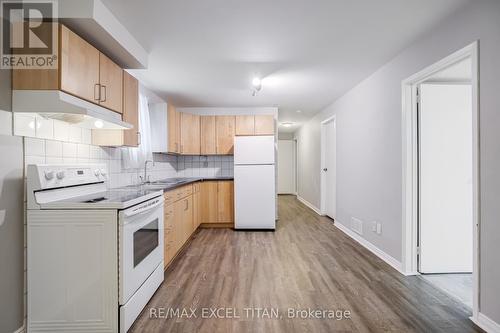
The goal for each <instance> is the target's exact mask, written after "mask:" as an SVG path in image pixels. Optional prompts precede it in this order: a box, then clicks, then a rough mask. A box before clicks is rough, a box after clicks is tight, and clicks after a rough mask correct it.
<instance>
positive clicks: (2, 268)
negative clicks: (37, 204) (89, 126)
mask: <svg viewBox="0 0 500 333" xmlns="http://www.w3.org/2000/svg"><path fill="white" fill-rule="evenodd" d="M1 22H2V21H1V20H0V23H1ZM11 96H12V90H11V72H10V71H8V70H0V295H1V296H0V332H7V333H10V332H14V331H15V330H17V329H18V328H20V327H21V326H22V325H23V319H24V297H23V290H24V278H23V277H24V270H23V266H24V265H23V262H24V260H23V256H24V252H23V248H24V246H23V245H24V241H23V238H24V237H23V235H24V223H23V222H24V219H23V216H24V214H23V190H24V186H23V184H24V183H23V139H22V138H19V137H14V136H12V113H11V112H10V111H11V110H12V105H11Z"/></svg>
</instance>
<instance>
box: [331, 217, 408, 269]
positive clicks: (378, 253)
mask: <svg viewBox="0 0 500 333" xmlns="http://www.w3.org/2000/svg"><path fill="white" fill-rule="evenodd" d="M334 226H336V227H337V228H338V229H339V230H340V231H342V232H343V233H345V234H346V235H347V236H349V237H351V238H352V239H354V240H355V241H356V242H358V243H359V244H361V245H363V246H364V247H365V248H366V249H367V250H369V251H370V252H371V253H373V254H375V255H376V256H377V257H379V258H380V259H382V260H383V261H385V262H386V263H388V264H389V265H390V266H391V267H392V268H394V269H395V270H397V271H398V272H399V273H401V274H403V275H406V274H405V273H404V272H403V269H402V268H403V264H402V263H401V262H399V261H398V260H396V259H395V258H393V257H392V256H390V255H389V254H387V253H385V252H384V251H382V250H381V249H379V248H378V247H376V246H375V245H373V244H372V243H370V242H369V241H367V240H366V239H364V238H363V237H361V236H360V235H358V234H357V233H355V232H354V231H352V230H351V229H349V228H348V227H346V226H345V225H343V224H341V223H339V222H338V221H335V223H334Z"/></svg>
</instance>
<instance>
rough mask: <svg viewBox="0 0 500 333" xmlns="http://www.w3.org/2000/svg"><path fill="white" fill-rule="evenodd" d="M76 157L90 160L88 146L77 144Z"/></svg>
mask: <svg viewBox="0 0 500 333" xmlns="http://www.w3.org/2000/svg"><path fill="white" fill-rule="evenodd" d="M76 157H78V158H79V159H84V158H86V159H89V158H90V146H89V145H86V144H83V143H79V144H77V146H76Z"/></svg>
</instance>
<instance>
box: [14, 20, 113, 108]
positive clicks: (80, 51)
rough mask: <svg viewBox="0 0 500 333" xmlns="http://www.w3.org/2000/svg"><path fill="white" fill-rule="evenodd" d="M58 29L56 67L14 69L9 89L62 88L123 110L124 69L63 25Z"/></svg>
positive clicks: (88, 99)
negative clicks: (57, 66) (57, 63)
mask: <svg viewBox="0 0 500 333" xmlns="http://www.w3.org/2000/svg"><path fill="white" fill-rule="evenodd" d="M58 28H59V50H58V52H59V68H58V69H55V70H54V69H48V70H43V69H41V70H24V69H18V70H13V72H12V89H14V90H62V91H64V92H66V93H68V94H71V95H74V96H76V97H79V98H81V99H84V100H87V101H89V102H92V103H94V104H98V105H101V106H103V107H106V108H108V109H110V110H112V111H115V112H119V113H122V108H123V106H122V103H123V91H122V88H123V86H122V82H123V70H122V69H121V68H120V67H119V66H118V65H116V64H115V63H114V62H113V61H111V60H110V59H109V58H108V57H106V56H105V55H104V54H102V53H101V52H99V50H98V49H96V48H95V47H94V46H92V45H91V44H90V43H88V42H87V41H85V40H84V39H83V38H81V37H80V36H78V35H77V34H76V33H74V32H73V31H71V30H69V29H68V28H67V27H66V26H64V25H58Z"/></svg>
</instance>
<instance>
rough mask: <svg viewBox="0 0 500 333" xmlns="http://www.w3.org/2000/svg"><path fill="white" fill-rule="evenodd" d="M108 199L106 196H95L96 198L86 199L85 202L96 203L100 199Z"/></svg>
mask: <svg viewBox="0 0 500 333" xmlns="http://www.w3.org/2000/svg"><path fill="white" fill-rule="evenodd" d="M104 200H106V198H105V197H100V198H95V199H91V200H87V201H84V202H85V203H96V202H100V201H104Z"/></svg>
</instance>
